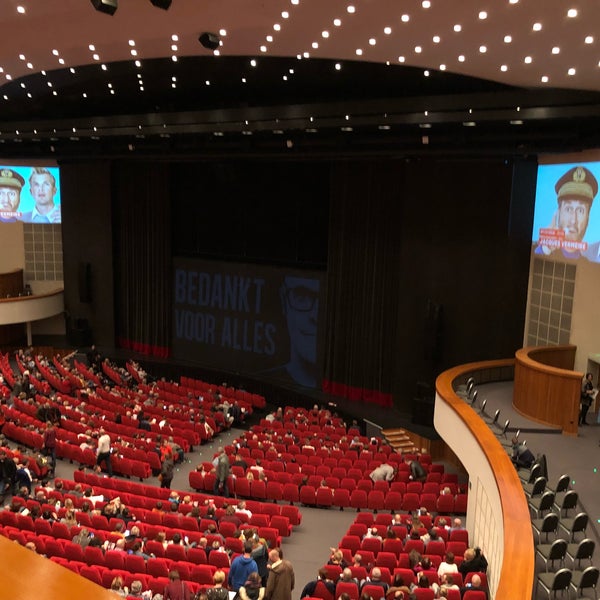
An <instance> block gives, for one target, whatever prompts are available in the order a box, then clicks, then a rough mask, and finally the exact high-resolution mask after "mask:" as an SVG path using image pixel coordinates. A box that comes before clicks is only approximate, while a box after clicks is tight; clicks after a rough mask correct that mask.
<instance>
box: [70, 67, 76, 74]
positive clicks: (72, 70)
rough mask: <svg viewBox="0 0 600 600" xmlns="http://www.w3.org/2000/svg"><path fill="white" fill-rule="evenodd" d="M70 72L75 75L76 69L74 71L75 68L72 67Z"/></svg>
mask: <svg viewBox="0 0 600 600" xmlns="http://www.w3.org/2000/svg"><path fill="white" fill-rule="evenodd" d="M69 71H71V73H72V74H73V75H75V69H74V68H73V67H71V68H70V69H69Z"/></svg>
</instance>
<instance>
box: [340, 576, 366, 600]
mask: <svg viewBox="0 0 600 600" xmlns="http://www.w3.org/2000/svg"><path fill="white" fill-rule="evenodd" d="M342 594H348V596H349V597H350V600H358V599H359V598H360V593H359V591H358V586H357V585H356V584H355V583H347V582H345V581H339V582H338V584H337V585H336V586H335V597H336V598H339V597H340V596H341V595H342Z"/></svg>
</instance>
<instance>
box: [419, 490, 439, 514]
mask: <svg viewBox="0 0 600 600" xmlns="http://www.w3.org/2000/svg"><path fill="white" fill-rule="evenodd" d="M437 499H438V498H437V496H436V495H435V494H426V493H425V492H423V493H422V494H421V502H420V504H421V506H422V507H423V508H426V509H427V510H428V511H429V512H436V511H437Z"/></svg>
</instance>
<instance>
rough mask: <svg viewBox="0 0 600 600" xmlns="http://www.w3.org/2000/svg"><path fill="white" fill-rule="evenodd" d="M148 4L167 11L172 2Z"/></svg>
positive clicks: (156, 0) (164, 1)
mask: <svg viewBox="0 0 600 600" xmlns="http://www.w3.org/2000/svg"><path fill="white" fill-rule="evenodd" d="M150 2H152V5H153V6H156V8H162V9H163V10H169V7H170V6H171V2H172V0H150Z"/></svg>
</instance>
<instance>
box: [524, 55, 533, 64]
mask: <svg viewBox="0 0 600 600" xmlns="http://www.w3.org/2000/svg"><path fill="white" fill-rule="evenodd" d="M523 62H524V63H525V64H526V65H530V64H531V63H532V62H533V58H531V56H526V57H525V58H524V59H523Z"/></svg>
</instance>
